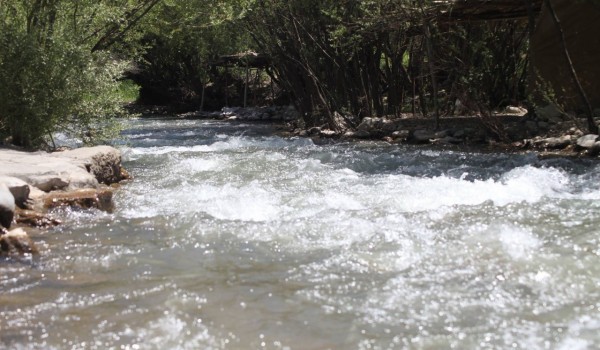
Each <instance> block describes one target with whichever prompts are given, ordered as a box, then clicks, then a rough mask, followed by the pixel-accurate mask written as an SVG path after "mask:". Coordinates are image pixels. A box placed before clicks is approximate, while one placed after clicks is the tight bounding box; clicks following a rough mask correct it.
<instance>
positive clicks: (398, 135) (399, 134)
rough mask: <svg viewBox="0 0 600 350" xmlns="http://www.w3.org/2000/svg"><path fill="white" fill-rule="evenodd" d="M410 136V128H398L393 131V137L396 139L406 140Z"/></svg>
mask: <svg viewBox="0 0 600 350" xmlns="http://www.w3.org/2000/svg"><path fill="white" fill-rule="evenodd" d="M409 137H410V131H409V130H397V131H394V132H393V133H392V138H394V139H396V140H406V139H408V138H409Z"/></svg>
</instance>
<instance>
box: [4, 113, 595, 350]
mask: <svg viewBox="0 0 600 350" xmlns="http://www.w3.org/2000/svg"><path fill="white" fill-rule="evenodd" d="M124 136H125V139H126V141H127V142H126V144H124V145H123V146H121V147H122V151H123V154H124V158H125V167H126V168H127V169H128V170H129V171H130V172H131V173H132V174H133V176H134V177H135V180H134V181H132V182H131V183H128V184H126V185H124V186H123V187H122V188H120V189H119V190H118V191H117V192H116V207H117V209H116V212H115V213H113V214H106V213H99V212H96V211H68V212H59V213H57V215H62V216H64V217H65V221H66V222H67V224H66V225H64V226H62V227H59V228H57V229H56V230H53V231H50V232H48V233H45V234H43V235H40V236H38V237H36V241H37V242H38V245H40V247H41V248H42V257H41V259H40V261H39V262H37V263H35V264H22V263H3V264H2V265H0V272H1V274H0V289H1V293H0V348H7V349H564V350H567V349H569V350H571V349H598V348H600V246H599V234H598V227H599V226H600V181H599V180H600V172H599V170H600V164H599V163H597V162H594V161H591V160H567V159H554V160H544V161H541V160H538V159H537V157H536V156H534V155H504V154H483V153H463V152H458V151H444V150H431V149H426V148H418V147H408V146H397V145H394V146H391V145H388V144H384V143H375V142H364V143H325V144H321V145H317V144H314V143H313V141H311V140H310V139H304V138H281V137H278V136H273V133H272V132H271V130H270V127H269V126H266V125H256V124H255V125H249V124H228V123H225V122H217V121H198V120H160V119H144V120H142V119H140V120H134V121H132V122H131V125H130V127H129V129H128V130H127V131H126V132H125V134H124Z"/></svg>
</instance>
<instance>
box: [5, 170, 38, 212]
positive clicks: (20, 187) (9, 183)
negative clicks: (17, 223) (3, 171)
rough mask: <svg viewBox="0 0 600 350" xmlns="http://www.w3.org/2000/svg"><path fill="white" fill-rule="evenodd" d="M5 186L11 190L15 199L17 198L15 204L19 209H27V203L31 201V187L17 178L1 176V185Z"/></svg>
mask: <svg viewBox="0 0 600 350" xmlns="http://www.w3.org/2000/svg"><path fill="white" fill-rule="evenodd" d="M2 183H3V184H5V185H6V187H8V189H9V190H10V192H11V193H12V195H13V197H14V198H15V204H16V205H17V206H18V207H19V208H25V206H26V204H27V201H28V200H29V194H30V193H31V188H30V187H29V185H28V184H27V183H26V182H25V181H23V180H20V179H17V178H16V177H10V176H0V184H2Z"/></svg>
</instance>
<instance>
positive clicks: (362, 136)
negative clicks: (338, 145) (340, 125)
mask: <svg viewBox="0 0 600 350" xmlns="http://www.w3.org/2000/svg"><path fill="white" fill-rule="evenodd" d="M346 134H348V133H346ZM353 136H354V137H357V138H359V139H367V138H370V137H372V135H371V133H370V132H369V131H367V130H356V131H355V132H354V133H353Z"/></svg>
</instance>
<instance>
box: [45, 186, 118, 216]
mask: <svg viewBox="0 0 600 350" xmlns="http://www.w3.org/2000/svg"><path fill="white" fill-rule="evenodd" d="M112 197H113V192H112V190H111V189H110V188H101V189H93V188H92V189H78V190H74V191H69V192H52V193H49V194H48V195H46V196H45V197H44V207H46V208H57V207H65V206H66V207H75V208H81V209H91V208H94V209H99V210H103V211H106V212H112V210H113V209H114V204H113V201H112Z"/></svg>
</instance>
